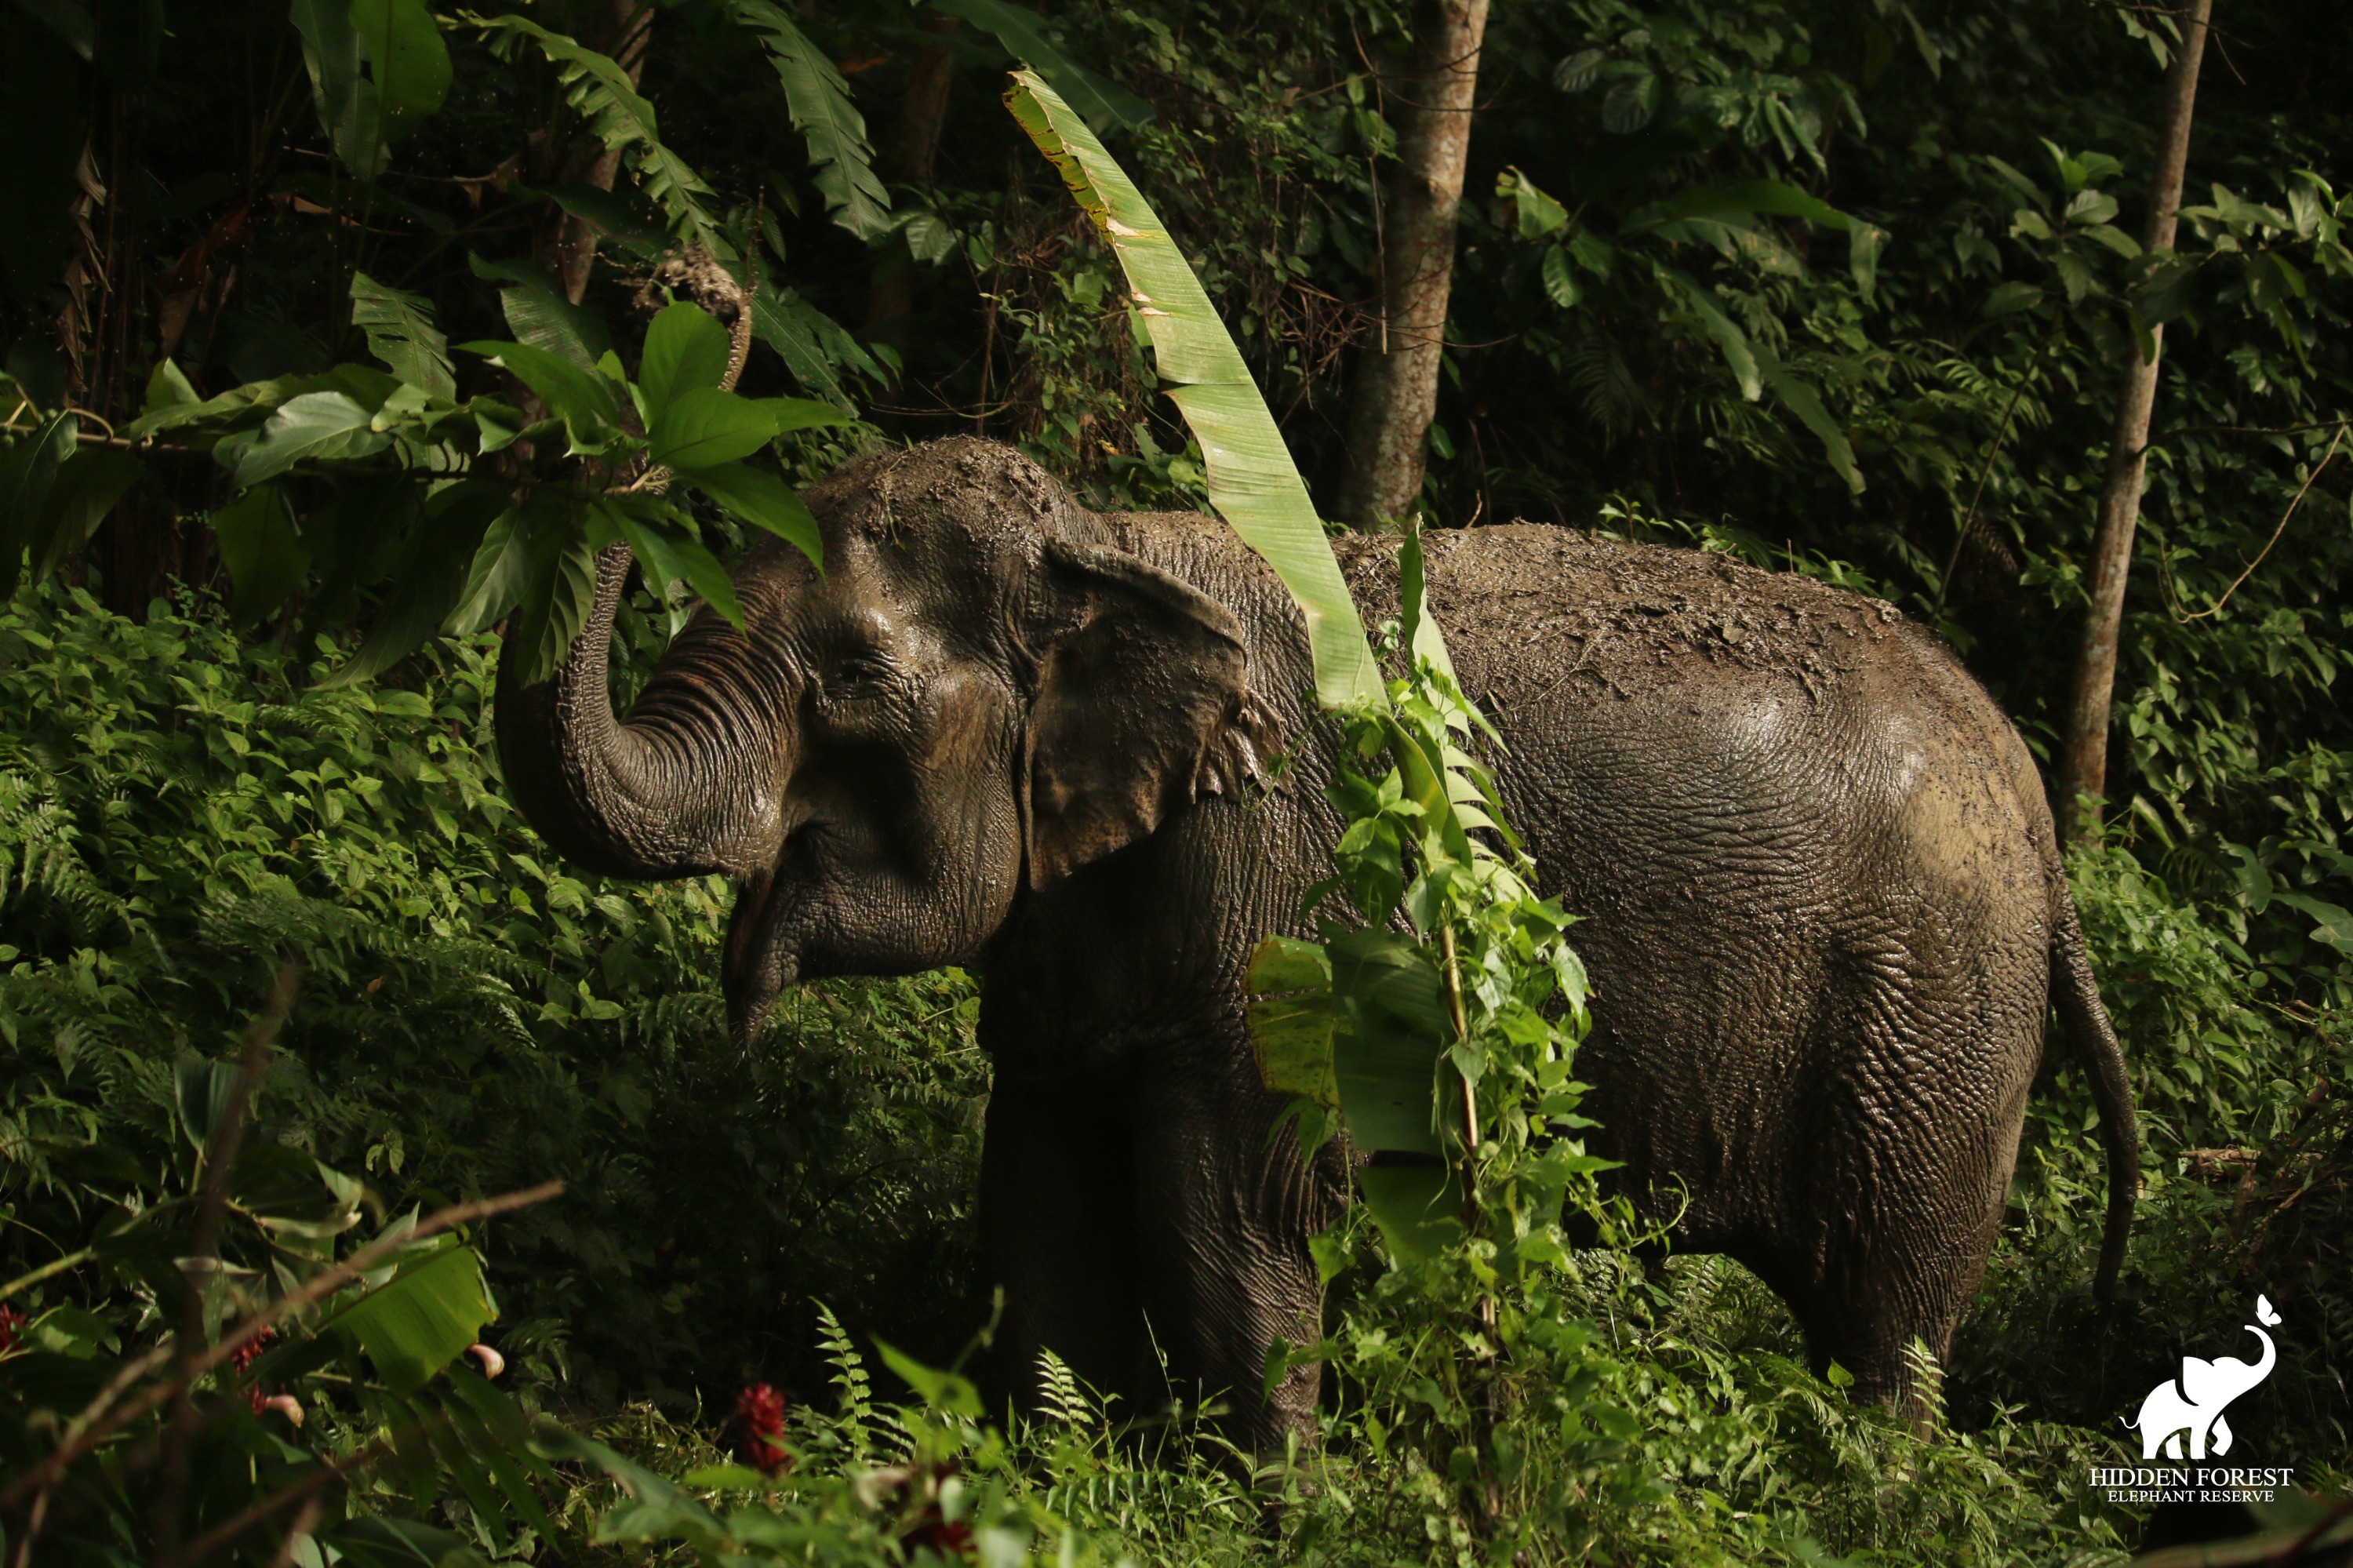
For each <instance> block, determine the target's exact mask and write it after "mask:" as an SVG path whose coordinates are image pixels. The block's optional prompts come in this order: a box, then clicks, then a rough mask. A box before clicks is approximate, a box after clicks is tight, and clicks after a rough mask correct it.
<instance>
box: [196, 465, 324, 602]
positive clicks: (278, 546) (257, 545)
mask: <svg viewBox="0 0 2353 1568" xmlns="http://www.w3.org/2000/svg"><path fill="white" fill-rule="evenodd" d="M211 521H212V525H213V535H214V537H215V538H216V540H218V542H219V546H220V555H221V564H222V565H224V566H226V567H228V577H229V581H230V582H231V583H232V584H234V585H235V586H236V588H237V599H236V607H237V619H238V620H242V621H245V622H247V623H248V624H250V623H251V622H254V621H258V620H262V619H264V618H266V617H268V616H270V615H273V614H275V613H276V612H277V610H278V609H279V607H280V606H281V605H283V604H284V603H285V602H286V600H287V599H288V598H289V597H290V595H292V593H293V592H294V590H295V589H296V588H300V587H301V583H302V579H303V577H305V576H306V575H307V574H308V573H309V572H310V569H311V553H310V551H309V550H308V549H306V548H305V547H304V546H303V544H302V538H301V535H300V534H299V533H297V532H296V531H295V527H294V517H293V514H291V513H290V512H289V511H288V510H287V509H286V498H285V497H284V496H282V495H280V494H279V493H278V487H277V486H276V485H274V484H257V485H255V486H254V487H253V488H252V489H250V490H248V491H247V492H246V493H244V494H243V495H240V496H238V497H237V499H236V500H235V501H232V502H230V503H228V504H227V506H224V507H222V508H221V509H220V510H219V511H218V512H216V513H214V514H212V519H211Z"/></svg>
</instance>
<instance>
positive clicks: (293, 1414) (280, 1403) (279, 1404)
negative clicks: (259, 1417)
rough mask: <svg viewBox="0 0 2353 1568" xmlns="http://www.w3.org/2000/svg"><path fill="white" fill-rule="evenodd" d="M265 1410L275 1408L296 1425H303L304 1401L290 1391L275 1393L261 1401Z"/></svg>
mask: <svg viewBox="0 0 2353 1568" xmlns="http://www.w3.org/2000/svg"><path fill="white" fill-rule="evenodd" d="M261 1408H262V1409H264V1410H274V1411H276V1412H278V1414H280V1415H282V1416H284V1417H286V1419H287V1420H288V1421H290V1422H291V1423H292V1424H293V1425H296V1426H298V1427H299V1426H301V1425H302V1402H301V1400H299V1399H296V1398H295V1397H294V1396H293V1395H292V1394H290V1393H273V1394H271V1395H270V1396H269V1398H268V1399H265V1400H263V1401H262V1402H261Z"/></svg>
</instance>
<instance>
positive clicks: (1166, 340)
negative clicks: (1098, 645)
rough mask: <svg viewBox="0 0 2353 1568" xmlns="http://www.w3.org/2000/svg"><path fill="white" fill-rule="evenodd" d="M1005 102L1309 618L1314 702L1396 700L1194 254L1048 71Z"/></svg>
mask: <svg viewBox="0 0 2353 1568" xmlns="http://www.w3.org/2000/svg"><path fill="white" fill-rule="evenodd" d="M1005 102H1006V106H1007V107H1008V108H1009V109H1010V110H1012V111H1013V117H1014V119H1016V120H1018V121H1019V122H1020V123H1021V129H1022V130H1024V131H1026V132H1029V139H1030V140H1031V141H1032V142H1035V143H1037V144H1038V150H1039V152H1041V153H1043V154H1046V156H1047V158H1048V160H1049V161H1050V162H1051V163H1052V164H1053V165H1054V167H1055V168H1056V169H1058V170H1059V171H1060V173H1061V176H1062V183H1063V184H1064V185H1068V186H1070V187H1071V195H1072V196H1075V197H1077V198H1078V203H1079V206H1080V207H1082V209H1083V210H1084V211H1085V212H1086V215H1087V216H1088V217H1090V218H1092V220H1093V221H1094V225H1095V227H1096V228H1098V229H1101V230H1102V231H1103V238H1105V239H1107V240H1109V241H1110V242H1111V248H1112V253H1113V255H1115V256H1117V257H1118V258H1119V264H1120V267H1121V269H1122V270H1124V272H1125V273H1126V275H1127V286H1128V298H1129V301H1130V302H1131V303H1132V304H1133V305H1134V310H1135V313H1136V318H1137V319H1138V320H1139V321H1140V322H1141V323H1143V326H1144V330H1145V334H1146V335H1147V336H1149V337H1150V338H1151V340H1152V349H1153V353H1154V355H1155V356H1156V357H1157V359H1158V361H1159V366H1160V374H1161V376H1163V377H1165V378H1166V379H1167V380H1168V381H1171V382H1174V383H1175V384H1176V385H1175V386H1173V387H1170V388H1169V389H1168V395H1169V397H1172V398H1174V399H1175V400H1176V407H1177V408H1179V409H1180V410H1182V411H1183V413H1184V415H1185V422H1186V423H1187V425H1189V426H1191V427H1192V430H1193V434H1194V436H1195V438H1196V439H1198V440H1199V441H1200V443H1201V450H1202V453H1203V454H1204V456H1205V458H1206V460H1207V461H1206V466H1207V468H1208V489H1209V503H1210V504H1211V505H1213V506H1215V507H1216V508H1217V509H1218V512H1219V514H1220V515H1221V516H1223V517H1224V518H1225V520H1226V521H1227V522H1229V523H1230V524H1233V528H1234V532H1235V533H1237V534H1239V535H1241V538H1242V542H1243V543H1244V544H1246V545H1248V546H1250V548H1251V549H1253V550H1256V551H1257V552H1258V553H1259V554H1260V555H1261V556H1265V557H1266V561H1267V564H1268V565H1269V566H1271V567H1273V568H1274V570H1275V573H1276V575H1277V576H1279V577H1282V582H1283V586H1284V587H1285V588H1289V589H1290V590H1291V597H1292V598H1293V599H1294V600H1296V601H1297V602H1298V605H1299V609H1300V613H1301V614H1303V616H1305V617H1306V618H1307V635H1308V640H1309V642H1310V644H1311V646H1312V647H1313V649H1314V655H1315V696H1316V700H1317V701H1318V702H1320V703H1322V704H1323V705H1324V706H1325V707H1327V708H1337V709H1348V710H1355V709H1362V708H1383V707H1386V706H1388V694H1387V693H1386V692H1385V690H1384V689H1383V687H1382V684H1381V676H1380V670H1379V667H1378V666H1377V664H1375V662H1373V654H1372V650H1371V648H1370V647H1368V646H1367V645H1366V641H1365V627H1364V622H1363V621H1362V620H1359V619H1358V617H1357V615H1356V601H1355V600H1354V599H1351V598H1349V596H1348V585H1347V582H1346V581H1345V579H1344V578H1343V577H1341V576H1340V565H1339V562H1338V561H1337V560H1336V559H1335V558H1334V556H1333V555H1332V546H1331V543H1330V542H1329V541H1328V540H1327V539H1325V537H1324V524H1323V520H1322V519H1321V518H1319V517H1317V516H1316V514H1315V503H1314V502H1313V501H1311V500H1310V499H1309V498H1308V494H1307V486H1306V485H1305V484H1304V483H1303V482H1301V480H1300V478H1299V470H1298V469H1297V468H1296V467H1295V466H1293V463H1292V461H1291V451H1290V449H1289V448H1287V447H1285V446H1284V445H1283V441H1282V431H1280V430H1278V429H1275V424H1274V417H1273V416H1272V415H1271V414H1270V413H1268V412H1267V408H1266V402H1265V399H1263V398H1262V397H1260V396H1259V391H1258V386H1257V384H1256V383H1255V382H1253V381H1252V380H1251V379H1250V367H1249V366H1247V365H1245V364H1243V363H1242V356H1241V354H1240V351H1239V350H1237V349H1236V348H1235V347H1234V340H1233V339H1232V337H1231V336H1229V334H1227V332H1226V323H1224V322H1223V321H1220V320H1219V317H1218V313H1217V309H1216V307H1215V306H1213V305H1211V304H1210V302H1209V296H1208V294H1207V293H1206V292H1205V291H1203V290H1202V288H1201V284H1200V281H1199V280H1198V279H1197V278H1196V277H1194V276H1193V269H1192V268H1191V267H1190V266H1188V265H1187V263H1186V260H1185V254H1184V252H1183V251H1182V250H1180V249H1177V246H1176V240H1175V239H1173V238H1170V236H1169V233H1168V229H1167V227H1166V225H1165V224H1163V223H1162V222H1161V221H1160V217H1159V215H1158V214H1156V213H1155V212H1154V211H1153V210H1152V206H1151V204H1150V203H1149V202H1147V201H1145V199H1144V196H1143V194H1142V193H1141V192H1139V191H1138V190H1137V189H1136V188H1135V185H1134V182H1133V181H1131V180H1130V179H1129V178H1128V177H1127V175H1126V173H1125V171H1124V170H1123V169H1121V167H1120V166H1119V164H1118V162H1117V161H1116V160H1115V159H1113V157H1112V155H1111V154H1109V153H1107V152H1105V151H1104V150H1103V143H1102V142H1101V141H1100V140H1098V139H1097V138H1096V136H1095V133H1094V132H1092V130H1090V129H1088V127H1087V122H1086V121H1085V120H1083V119H1082V118H1081V117H1080V115H1079V114H1078V113H1077V111H1074V110H1072V109H1071V106H1070V105H1069V104H1067V103H1065V102H1063V101H1062V100H1061V99H1060V97H1059V96H1057V95H1056V93H1055V91H1054V90H1053V89H1052V88H1050V87H1049V86H1047V85H1046V81H1045V79H1044V78H1042V77H1040V76H1039V75H1038V73H1037V72H1035V71H1029V70H1018V71H1015V72H1014V73H1013V87H1012V89H1011V90H1009V91H1008V92H1007V93H1006V95H1005Z"/></svg>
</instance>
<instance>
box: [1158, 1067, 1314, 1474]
mask: <svg viewBox="0 0 2353 1568" xmlns="http://www.w3.org/2000/svg"><path fill="white" fill-rule="evenodd" d="M1247 1051H1248V1048H1247V1046H1246V1045H1245V1046H1242V1047H1241V1048H1240V1052H1241V1061H1242V1062H1243V1063H1247V1062H1248V1060H1249V1057H1248V1054H1247ZM1188 1054H1190V1053H1187V1052H1178V1053H1173V1054H1172V1055H1173V1056H1174V1057H1175V1058H1176V1059H1175V1060H1168V1059H1166V1058H1164V1059H1163V1060H1162V1061H1161V1062H1160V1063H1158V1064H1155V1067H1154V1069H1152V1070H1150V1071H1148V1072H1146V1073H1145V1074H1144V1075H1141V1076H1140V1077H1139V1079H1138V1080H1137V1082H1136V1084H1135V1086H1134V1097H1133V1099H1132V1100H1131V1103H1130V1108H1129V1116H1130V1121H1131V1125H1132V1126H1133V1128H1134V1146H1133V1148H1134V1173H1135V1189H1134V1201H1135V1232H1136V1266H1137V1282H1138V1284H1139V1286H1140V1287H1141V1290H1142V1294H1143V1298H1144V1309H1145V1318H1146V1319H1147V1321H1148V1323H1149V1325H1150V1331H1151V1334H1152V1336H1153V1340H1154V1344H1155V1349H1156V1350H1157V1351H1159V1352H1160V1353H1161V1354H1162V1355H1164V1356H1165V1357H1166V1362H1167V1366H1168V1371H1169V1374H1170V1380H1171V1382H1172V1383H1174V1384H1175V1385H1176V1392H1177V1393H1178V1395H1179V1396H1180V1397H1181V1398H1183V1399H1185V1400H1186V1401H1187V1403H1188V1404H1194V1403H1206V1402H1214V1403H1215V1404H1218V1405H1221V1406H1223V1407H1224V1408H1225V1409H1226V1410H1227V1411H1229V1413H1230V1414H1229V1415H1227V1417H1226V1418H1225V1420H1224V1422H1223V1425H1224V1426H1225V1429H1226V1431H1227V1432H1228V1433H1229V1435H1230V1436H1232V1437H1233V1439H1234V1440H1235V1441H1236V1442H1238V1443H1240V1444H1242V1445H1244V1446H1249V1447H1251V1448H1254V1449H1258V1450H1260V1451H1265V1450H1267V1449H1270V1448H1279V1447H1280V1446H1282V1441H1283V1437H1284V1434H1285V1433H1286V1432H1289V1431H1298V1432H1300V1433H1302V1434H1303V1435H1304V1434H1307V1433H1310V1432H1312V1431H1313V1429H1314V1419H1315V1401H1316V1394H1317V1391H1318V1388H1319V1387H1320V1383H1321V1377H1320V1372H1319V1370H1318V1369H1317V1368H1315V1367H1313V1366H1303V1367H1295V1368H1293V1370H1292V1371H1291V1372H1289V1374H1288V1375H1286V1376H1285V1377H1284V1378H1283V1380H1282V1383H1280V1384H1278V1385H1277V1386H1276V1388H1275V1389H1274V1390H1273V1392H1272V1393H1271V1396H1270V1395H1269V1394H1268V1393H1267V1392H1266V1390H1265V1373H1266V1359H1267V1351H1268V1350H1269V1349H1270V1348H1271V1346H1272V1344H1273V1342H1274V1341H1275V1340H1276V1339H1277V1338H1278V1337H1279V1338H1281V1339H1282V1340H1287V1341H1289V1342H1290V1343H1292V1344H1294V1345H1296V1344H1307V1343H1313V1342H1314V1340H1316V1339H1317V1338H1318V1337H1319V1336H1320V1333H1321V1326H1320V1322H1319V1311H1320V1306H1321V1286H1320V1282H1319V1281H1318V1279H1317V1277H1316V1272H1315V1262H1314V1255H1312V1254H1311V1253H1310V1251H1309V1249H1308V1245H1307V1244H1308V1238H1309V1237H1310V1236H1312V1235H1313V1234H1315V1232H1316V1231H1317V1230H1319V1229H1320V1228H1322V1227H1323V1225H1324V1224H1327V1223H1328V1222H1329V1220H1330V1218H1331V1216H1332V1214H1333V1213H1334V1212H1335V1206H1334V1203H1333V1201H1332V1199H1333V1195H1334V1194H1335V1192H1337V1190H1338V1183H1339V1182H1340V1181H1344V1180H1345V1172H1344V1171H1343V1170H1342V1169H1341V1166H1340V1161H1339V1159H1338V1156H1337V1152H1336V1150H1335V1149H1334V1148H1332V1147H1330V1146H1327V1147H1326V1148H1325V1149H1324V1150H1323V1151H1321V1157H1320V1158H1319V1160H1317V1162H1316V1166H1315V1168H1314V1169H1311V1168H1310V1167H1309V1166H1308V1165H1307V1164H1306V1163H1305V1162H1303V1160H1301V1159H1300V1155H1299V1147H1298V1144H1297V1142H1296V1140H1295V1139H1293V1137H1292V1136H1291V1134H1290V1133H1289V1132H1288V1131H1285V1132H1284V1133H1283V1135H1282V1137H1280V1138H1278V1139H1273V1140H1272V1141H1271V1143H1270V1141H1269V1139H1268V1137H1267V1134H1268V1131H1269V1129H1270V1128H1271V1127H1272V1126H1273V1123H1274V1121H1275V1118H1277V1117H1278V1116H1279V1115H1280V1114H1281V1111H1282V1105H1281V1102H1280V1100H1279V1099H1278V1098H1277V1097H1275V1096H1272V1095H1270V1094H1268V1093H1267V1092H1266V1091H1265V1090H1264V1089H1263V1088H1262V1087H1261V1086H1259V1084H1258V1083H1257V1082H1256V1077H1255V1075H1254V1074H1251V1075H1248V1076H1244V1075H1242V1074H1241V1073H1240V1072H1237V1071H1235V1070H1234V1067H1233V1058H1232V1056H1231V1055H1230V1054H1224V1053H1220V1054H1219V1061H1218V1063H1217V1064H1216V1065H1202V1064H1199V1063H1198V1058H1196V1065H1194V1066H1193V1067H1192V1068H1191V1069H1190V1070H1188V1069H1187V1067H1186V1065H1184V1063H1183V1058H1184V1056H1186V1055H1188Z"/></svg>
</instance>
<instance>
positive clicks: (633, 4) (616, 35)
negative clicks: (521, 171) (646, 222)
mask: <svg viewBox="0 0 2353 1568" xmlns="http://www.w3.org/2000/svg"><path fill="white" fill-rule="evenodd" d="M653 26H654V5H653V0H613V36H612V38H611V40H610V45H609V47H610V49H611V52H612V56H613V58H614V60H615V61H616V62H617V64H618V65H619V66H620V68H621V69H623V70H625V71H627V72H628V75H629V85H630V86H631V87H635V86H637V85H638V82H639V81H640V80H642V79H644V77H645V74H646V41H647V39H648V38H649V37H651V36H652V34H653ZM547 162H548V163H549V164H551V167H550V168H548V169H547V170H546V171H545V175H544V176H543V177H553V178H554V180H555V181H556V182H558V183H562V184H573V183H577V184H580V185H594V186H596V188H597V189H598V190H600V191H609V190H611V189H612V188H613V180H614V178H615V177H616V176H617V175H619V173H620V172H621V155H620V154H618V153H616V152H614V151H612V150H611V149H610V148H607V147H606V146H604V145H603V144H602V143H592V144H591V145H589V146H588V147H586V148H583V149H580V150H578V151H576V152H574V153H572V154H570V155H569V156H565V155H563V154H560V153H559V154H556V156H555V157H554V158H553V159H550V160H547ZM533 252H534V253H535V255H536V257H537V259H538V260H539V264H540V265H541V266H543V267H544V268H546V269H547V270H548V271H549V273H551V274H552V275H553V276H554V279H555V281H556V285H557V287H559V288H561V289H562V290H563V291H564V297H565V299H567V300H569V301H571V302H573V303H574V304H575V305H576V304H578V303H579V302H580V301H581V298H582V296H584V295H586V293H587V292H588V269H589V268H590V267H591V266H593V265H594V264H595V262H596V229H594V228H591V227H589V225H588V222H587V220H586V219H585V218H580V217H574V216H573V215H572V214H570V213H568V212H564V211H561V210H559V211H557V213H556V214H555V215H554V217H552V218H551V219H549V221H548V223H547V225H546V227H545V228H543V229H542V230H541V232H540V233H539V235H538V236H537V237H536V242H535V243H534V245H533Z"/></svg>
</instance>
